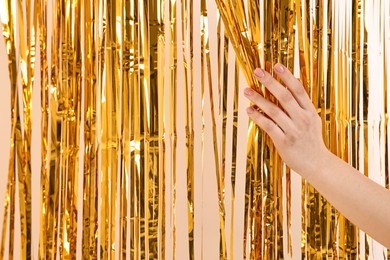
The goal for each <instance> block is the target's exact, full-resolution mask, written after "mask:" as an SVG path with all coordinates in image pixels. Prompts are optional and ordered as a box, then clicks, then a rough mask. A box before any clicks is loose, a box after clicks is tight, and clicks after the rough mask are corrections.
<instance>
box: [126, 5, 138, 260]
mask: <svg viewBox="0 0 390 260" xmlns="http://www.w3.org/2000/svg"><path fill="white" fill-rule="evenodd" d="M126 12H128V16H127V17H129V18H130V21H129V25H128V26H129V28H128V30H129V43H130V61H131V63H130V75H129V77H130V79H129V81H130V115H131V119H130V156H131V157H130V169H131V170H130V173H131V175H130V183H131V186H130V207H131V208H130V258H131V259H139V258H140V256H141V246H140V239H141V237H140V236H141V233H140V203H139V200H140V190H139V189H140V180H139V175H140V171H141V168H140V167H141V165H140V130H139V126H140V118H139V116H138V115H139V113H140V112H139V111H140V108H139V90H138V85H139V77H138V67H139V57H138V48H139V47H138V46H139V33H138V30H139V29H138V28H139V22H138V20H139V19H140V15H139V7H138V1H132V2H130V3H129V5H127V7H126Z"/></svg>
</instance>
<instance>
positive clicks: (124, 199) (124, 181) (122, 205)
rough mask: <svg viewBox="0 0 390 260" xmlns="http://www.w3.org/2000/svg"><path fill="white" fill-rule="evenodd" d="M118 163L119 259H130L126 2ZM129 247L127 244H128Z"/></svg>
mask: <svg viewBox="0 0 390 260" xmlns="http://www.w3.org/2000/svg"><path fill="white" fill-rule="evenodd" d="M120 9H121V23H120V26H121V38H120V40H121V43H120V44H121V47H122V48H121V53H120V55H121V76H120V77H121V80H120V84H121V90H122V91H121V93H122V95H121V96H120V98H121V127H120V129H121V130H120V131H121V136H122V138H121V141H120V147H121V155H120V156H121V159H120V160H121V161H120V164H121V166H120V170H119V171H120V175H119V182H120V183H119V185H120V188H119V189H120V195H119V249H118V250H119V259H126V258H127V257H130V252H128V241H130V236H129V234H130V228H129V226H130V221H129V219H128V216H129V213H130V174H131V163H130V155H131V147H130V143H131V139H130V127H131V125H130V119H131V114H130V113H131V112H130V111H131V107H130V105H131V103H130V99H131V97H130V83H131V82H130V73H131V72H130V69H131V63H132V60H131V58H132V56H131V43H130V38H131V31H130V30H131V27H130V19H131V18H130V13H129V2H128V1H127V2H125V3H121V8H120ZM129 244H130V242H129Z"/></svg>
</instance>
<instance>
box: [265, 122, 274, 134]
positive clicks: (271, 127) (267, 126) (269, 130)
mask: <svg viewBox="0 0 390 260" xmlns="http://www.w3.org/2000/svg"><path fill="white" fill-rule="evenodd" d="M274 127H275V124H274V123H273V122H271V121H269V120H267V121H265V122H264V123H263V125H262V128H263V129H264V131H266V132H267V133H272V131H273V130H274Z"/></svg>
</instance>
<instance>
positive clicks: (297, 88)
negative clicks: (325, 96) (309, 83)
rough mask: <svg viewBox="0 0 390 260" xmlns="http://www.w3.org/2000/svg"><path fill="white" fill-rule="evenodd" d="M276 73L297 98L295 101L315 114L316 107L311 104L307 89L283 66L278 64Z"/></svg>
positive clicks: (275, 68)
mask: <svg viewBox="0 0 390 260" xmlns="http://www.w3.org/2000/svg"><path fill="white" fill-rule="evenodd" d="M274 70H275V72H276V73H277V75H278V76H279V78H280V79H281V80H282V81H283V82H284V83H285V84H286V86H287V88H288V89H289V90H290V92H291V93H292V94H293V96H294V97H295V100H296V101H297V102H298V104H299V105H300V106H301V107H302V108H303V109H306V110H309V111H310V110H312V111H313V112H315V107H314V105H313V103H312V102H311V100H310V98H309V96H308V95H307V93H306V90H305V88H304V87H303V85H302V82H300V81H299V80H298V79H297V78H296V77H295V76H294V75H293V74H292V73H291V72H290V71H289V70H288V69H287V68H286V67H284V66H283V65H282V64H279V63H278V64H276V65H275V67H274Z"/></svg>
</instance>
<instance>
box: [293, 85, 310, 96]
mask: <svg viewBox="0 0 390 260" xmlns="http://www.w3.org/2000/svg"><path fill="white" fill-rule="evenodd" d="M294 92H295V94H296V95H298V96H306V95H307V93H306V90H305V88H304V87H303V85H302V84H301V83H300V82H297V84H296V86H295V88H294Z"/></svg>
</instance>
